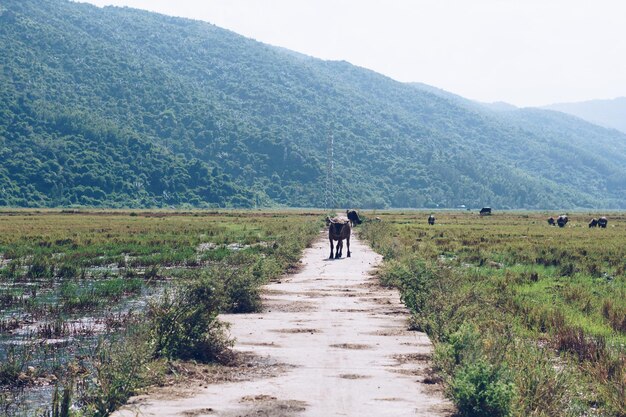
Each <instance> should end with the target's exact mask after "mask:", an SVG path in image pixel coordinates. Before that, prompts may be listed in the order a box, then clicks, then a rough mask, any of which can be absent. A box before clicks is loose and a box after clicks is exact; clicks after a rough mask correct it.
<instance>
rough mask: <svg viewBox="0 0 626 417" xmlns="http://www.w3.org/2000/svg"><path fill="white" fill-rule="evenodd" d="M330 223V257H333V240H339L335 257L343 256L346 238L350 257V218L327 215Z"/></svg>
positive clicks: (328, 223) (327, 222) (327, 221)
mask: <svg viewBox="0 0 626 417" xmlns="http://www.w3.org/2000/svg"><path fill="white" fill-rule="evenodd" d="M326 224H327V225H328V240H329V241H330V257H329V258H330V259H333V241H337V251H336V253H335V256H334V258H335V259H339V258H341V255H342V252H343V241H344V239H345V241H346V245H347V246H348V258H349V257H350V231H351V228H350V220H347V219H340V218H333V219H331V218H330V217H326Z"/></svg>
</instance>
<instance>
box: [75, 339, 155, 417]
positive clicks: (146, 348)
mask: <svg viewBox="0 0 626 417" xmlns="http://www.w3.org/2000/svg"><path fill="white" fill-rule="evenodd" d="M147 333H148V331H147V329H146V327H135V328H132V329H130V330H129V331H128V332H127V333H126V334H125V335H123V336H122V337H118V338H111V339H108V340H105V339H102V340H100V342H99V344H98V346H97V347H96V349H95V354H94V358H93V359H94V361H93V366H94V374H93V375H92V376H90V379H89V380H88V381H87V382H88V386H87V388H86V392H85V393H84V395H83V398H82V399H81V400H82V401H81V402H82V403H84V404H86V406H85V407H84V408H83V410H82V411H83V415H85V416H93V417H101V416H102V417H104V416H108V415H109V414H111V413H112V412H113V411H115V410H116V409H117V408H119V407H120V406H121V405H122V404H124V403H125V402H126V401H127V400H128V398H130V396H131V395H133V394H135V393H136V392H137V390H139V389H140V388H142V387H145V386H146V385H148V384H150V383H155V382H157V380H158V378H159V372H160V369H161V368H162V367H160V366H159V364H158V363H155V362H154V361H152V352H153V350H152V346H151V343H150V338H149V337H148V335H147ZM148 365H149V366H148Z"/></svg>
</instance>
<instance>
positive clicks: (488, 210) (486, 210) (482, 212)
mask: <svg viewBox="0 0 626 417" xmlns="http://www.w3.org/2000/svg"><path fill="white" fill-rule="evenodd" d="M480 215H481V216H490V215H491V207H483V208H481V209H480Z"/></svg>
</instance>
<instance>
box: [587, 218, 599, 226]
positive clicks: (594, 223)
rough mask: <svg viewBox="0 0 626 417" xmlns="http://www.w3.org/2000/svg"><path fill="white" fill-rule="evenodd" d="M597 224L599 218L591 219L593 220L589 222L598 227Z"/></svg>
mask: <svg viewBox="0 0 626 417" xmlns="http://www.w3.org/2000/svg"><path fill="white" fill-rule="evenodd" d="M596 226H598V220H597V219H591V221H590V222H589V227H596Z"/></svg>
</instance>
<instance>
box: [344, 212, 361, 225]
mask: <svg viewBox="0 0 626 417" xmlns="http://www.w3.org/2000/svg"><path fill="white" fill-rule="evenodd" d="M346 215H347V216H348V220H350V224H351V225H352V227H354V226H356V225H357V224H361V223H363V221H362V220H361V218H360V217H359V213H358V212H357V211H356V210H346Z"/></svg>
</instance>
